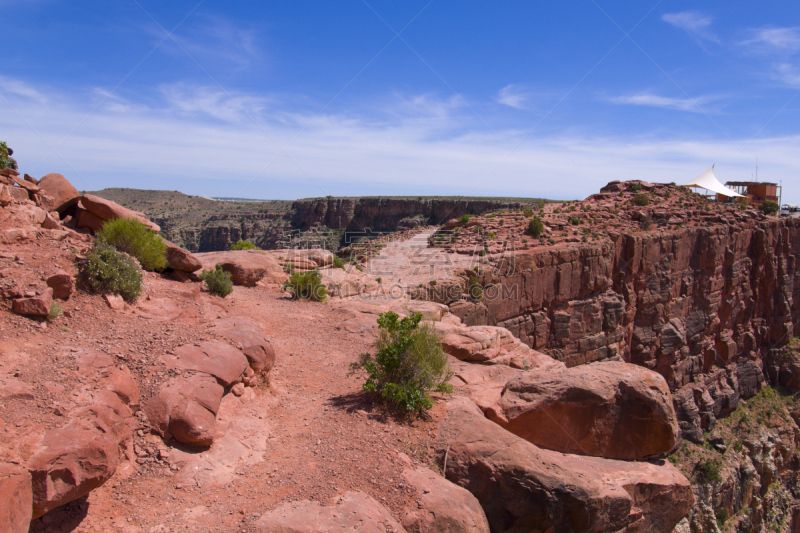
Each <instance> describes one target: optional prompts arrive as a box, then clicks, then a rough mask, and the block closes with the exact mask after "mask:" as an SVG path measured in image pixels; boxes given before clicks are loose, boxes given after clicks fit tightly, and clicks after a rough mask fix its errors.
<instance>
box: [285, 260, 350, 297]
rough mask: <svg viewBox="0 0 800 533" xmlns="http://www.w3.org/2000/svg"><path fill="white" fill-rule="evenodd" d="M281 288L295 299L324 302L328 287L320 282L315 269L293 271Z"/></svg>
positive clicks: (320, 279) (318, 274)
mask: <svg viewBox="0 0 800 533" xmlns="http://www.w3.org/2000/svg"><path fill="white" fill-rule="evenodd" d="M356 268H358V267H356ZM283 290H285V291H287V292H288V293H289V294H291V295H292V298H294V299H295V300H299V299H303V300H314V301H316V302H324V301H325V299H326V298H327V297H328V289H326V288H325V285H323V284H322V276H320V273H319V272H318V271H316V270H310V271H308V272H294V273H293V274H292V275H291V276H290V277H289V281H287V282H286V283H284V284H283Z"/></svg>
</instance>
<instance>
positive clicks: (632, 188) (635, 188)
mask: <svg viewBox="0 0 800 533" xmlns="http://www.w3.org/2000/svg"><path fill="white" fill-rule="evenodd" d="M631 190H632V191H633V192H637V191H641V190H642V186H641V185H639V184H638V183H634V184H633V185H631Z"/></svg>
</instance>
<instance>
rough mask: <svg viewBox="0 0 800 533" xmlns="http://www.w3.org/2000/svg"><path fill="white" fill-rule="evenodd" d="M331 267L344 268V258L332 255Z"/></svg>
mask: <svg viewBox="0 0 800 533" xmlns="http://www.w3.org/2000/svg"><path fill="white" fill-rule="evenodd" d="M333 268H341V269H344V259H342V258H341V257H339V256H338V255H334V256H333Z"/></svg>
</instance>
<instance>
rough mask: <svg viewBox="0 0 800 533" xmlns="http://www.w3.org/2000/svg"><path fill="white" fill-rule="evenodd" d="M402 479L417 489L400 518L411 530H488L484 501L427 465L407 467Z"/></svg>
mask: <svg viewBox="0 0 800 533" xmlns="http://www.w3.org/2000/svg"><path fill="white" fill-rule="evenodd" d="M403 478H404V479H405V480H406V482H407V483H408V484H409V486H410V487H413V488H414V489H415V490H416V491H417V500H416V502H415V503H414V505H413V506H411V507H409V508H406V509H405V510H404V511H403V513H402V516H401V518H400V520H401V521H402V523H403V527H405V528H406V531H408V532H409V533H425V532H428V531H437V532H439V533H489V522H487V521H486V515H485V514H483V509H481V504H480V503H479V502H478V500H477V499H476V498H475V496H473V495H472V494H470V493H469V491H467V490H464V489H463V488H461V487H459V486H458V485H456V484H454V483H451V482H449V481H447V480H446V479H445V478H443V477H442V476H440V475H439V474H436V473H434V472H433V471H431V470H429V469H427V468H424V467H419V468H415V469H413V470H412V469H406V470H404V471H403Z"/></svg>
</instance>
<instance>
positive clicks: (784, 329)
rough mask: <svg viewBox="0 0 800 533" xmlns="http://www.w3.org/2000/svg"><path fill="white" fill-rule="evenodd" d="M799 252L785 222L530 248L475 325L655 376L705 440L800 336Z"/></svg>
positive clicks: (574, 359)
mask: <svg viewBox="0 0 800 533" xmlns="http://www.w3.org/2000/svg"><path fill="white" fill-rule="evenodd" d="M799 256H800V223H798V221H796V220H789V221H781V220H775V219H772V220H764V221H752V222H750V223H748V224H746V225H743V224H739V225H730V224H717V225H714V226H711V227H708V228H680V229H676V230H674V231H670V232H665V233H655V234H654V233H648V234H644V235H636V234H628V235H623V234H617V235H612V242H611V244H604V245H590V244H586V245H583V246H580V247H578V248H573V249H562V250H549V251H543V252H538V253H529V254H526V253H525V252H521V253H517V254H516V255H515V256H513V257H509V258H505V259H503V260H501V261H500V263H499V266H498V268H497V269H495V271H494V273H492V274H487V275H486V276H485V278H484V279H483V280H482V281H483V284H484V285H493V284H494V285H495V287H502V288H501V289H500V290H498V291H495V290H494V289H492V288H489V289H486V290H485V291H484V301H483V302H482V303H481V304H479V305H478V306H476V308H475V309H471V310H469V312H470V313H471V318H470V319H471V320H472V321H473V322H481V323H486V324H492V325H500V326H503V327H506V328H508V329H509V330H511V331H512V332H513V333H514V334H515V335H516V336H518V337H519V338H520V339H521V340H523V341H524V342H526V343H527V344H528V345H530V346H531V347H533V348H537V349H540V350H543V351H546V352H547V353H549V354H551V355H553V356H555V357H557V358H559V359H561V360H562V361H564V362H565V363H566V364H567V365H568V366H574V365H578V364H584V363H589V362H592V361H596V360H602V359H607V358H610V357H614V356H617V355H618V356H620V357H621V358H622V359H623V360H625V361H628V362H632V363H636V364H639V365H643V366H646V367H648V368H651V369H653V370H656V371H657V372H659V373H661V374H662V375H663V376H664V377H665V378H666V379H667V382H668V383H669V384H670V388H671V389H672V390H673V394H674V397H675V402H676V405H677V407H678V409H679V416H680V418H681V427H682V430H683V433H684V435H685V436H687V437H689V438H693V437H696V438H702V431H701V429H706V430H708V429H710V428H711V427H713V425H714V423H715V420H716V418H717V417H719V416H721V415H724V414H727V413H729V412H731V411H733V410H734V409H735V408H736V406H737V404H738V401H739V399H740V398H745V399H746V398H749V397H751V396H752V395H753V394H755V392H756V391H757V390H758V387H759V385H760V384H761V383H762V382H763V381H764V379H765V378H764V375H765V374H764V360H765V358H766V357H767V355H768V354H769V352H770V349H771V348H774V347H775V346H776V345H781V344H785V343H787V342H789V341H790V340H791V339H792V338H793V336H794V332H795V331H800V269H797V268H796V264H797V261H798V257H799ZM495 295H496V297H494V296H495ZM461 305H462V306H463V304H461ZM459 314H463V312H462V313H459Z"/></svg>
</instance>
